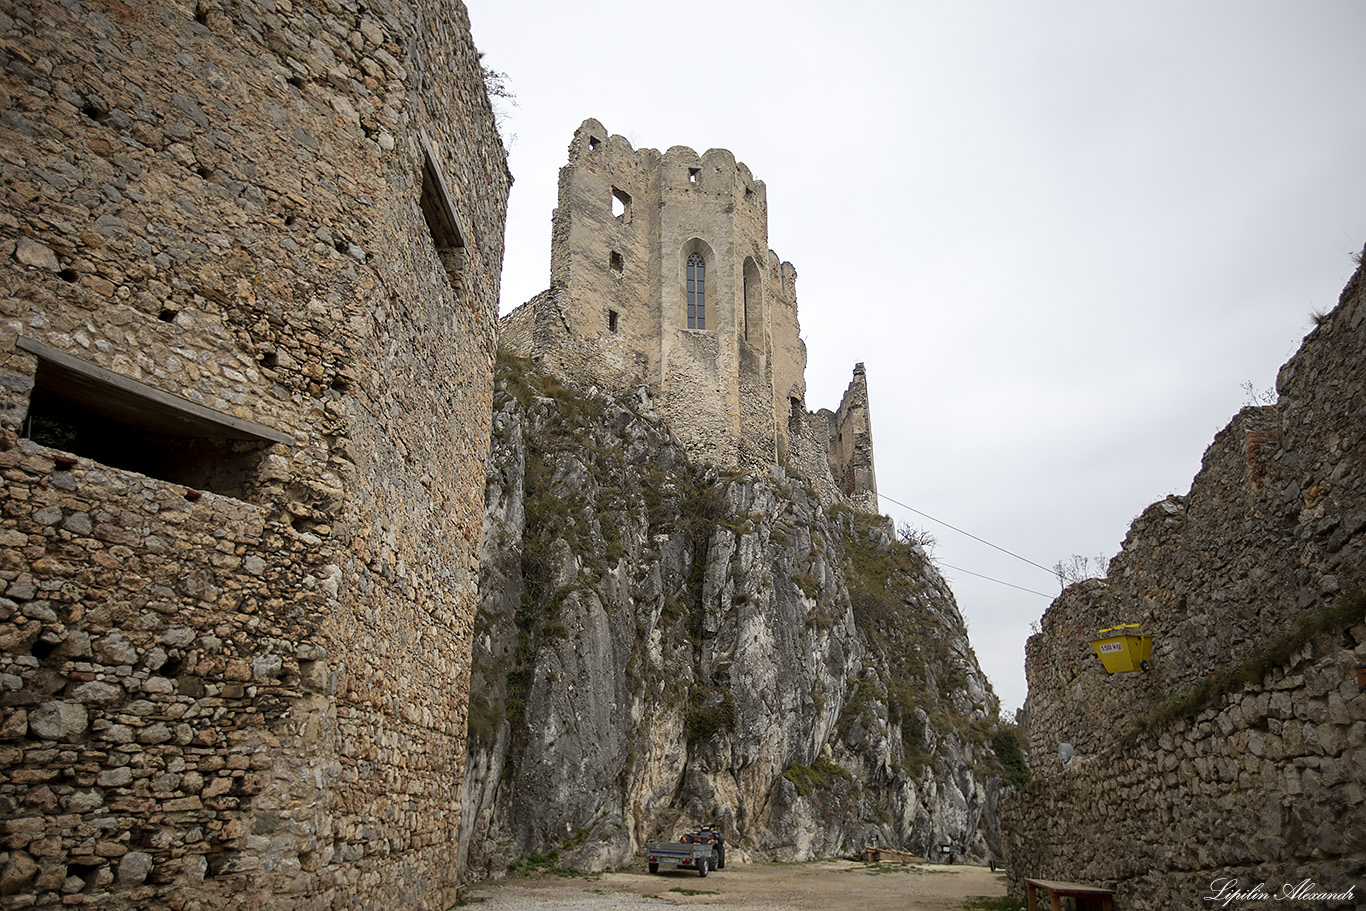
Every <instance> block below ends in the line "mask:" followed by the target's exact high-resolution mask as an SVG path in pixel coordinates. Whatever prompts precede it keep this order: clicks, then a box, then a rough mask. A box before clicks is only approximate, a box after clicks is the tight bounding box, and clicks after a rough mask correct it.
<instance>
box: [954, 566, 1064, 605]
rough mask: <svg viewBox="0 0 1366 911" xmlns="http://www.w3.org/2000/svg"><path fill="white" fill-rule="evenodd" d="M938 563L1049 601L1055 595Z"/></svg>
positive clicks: (955, 570)
mask: <svg viewBox="0 0 1366 911" xmlns="http://www.w3.org/2000/svg"><path fill="white" fill-rule="evenodd" d="M938 565H939V566H942V567H944V568H945V569H951V570H953V571H954V572H959V573H967V574H968V575H969V576H976V577H977V578H979V579H986V580H987V581H988V582H995V583H996V584H997V585H1004V586H1006V587H1007V588H1018V589H1019V590H1020V591H1022V592H1029V593H1030V594H1031V595H1038V596H1039V597H1041V598H1047V599H1048V600H1050V601H1052V600H1053V599H1054V598H1055V597H1057V596H1056V595H1045V594H1044V593H1043V592H1036V591H1035V590H1034V589H1032V588H1025V587H1024V586H1023V585H1016V584H1014V583H1013V582H1002V581H1001V580H1000V579H993V578H991V576H984V575H982V574H981V573H975V572H973V571H972V570H970V569H963V568H962V567H961V566H950V565H949V564H947V563H940V564H938Z"/></svg>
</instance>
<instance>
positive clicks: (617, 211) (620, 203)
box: [612, 187, 631, 224]
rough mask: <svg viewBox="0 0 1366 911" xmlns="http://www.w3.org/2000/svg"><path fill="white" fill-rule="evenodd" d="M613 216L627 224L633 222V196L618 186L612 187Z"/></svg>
mask: <svg viewBox="0 0 1366 911" xmlns="http://www.w3.org/2000/svg"><path fill="white" fill-rule="evenodd" d="M612 216H613V217H614V218H616V219H617V220H618V221H621V222H625V223H627V224H630V222H631V196H630V194H629V193H627V192H626V191H625V190H619V189H617V188H616V187H613V188H612Z"/></svg>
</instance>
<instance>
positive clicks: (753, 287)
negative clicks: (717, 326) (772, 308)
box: [741, 257, 763, 341]
mask: <svg viewBox="0 0 1366 911" xmlns="http://www.w3.org/2000/svg"><path fill="white" fill-rule="evenodd" d="M762 290H763V286H762V285H761V284H760V281H759V267H758V266H757V265H755V264H754V260H752V259H750V258H749V257H745V310H744V318H745V322H744V325H743V326H742V327H741V328H742V329H743V330H744V332H743V335H744V339H745V341H749V340H750V327H751V326H752V327H753V330H754V336H753V337H754V339H755V340H756V341H757V340H758V338H759V329H760V321H761V320H762V318H763V317H762V316H761V312H762V310H761V308H760V295H761V294H762Z"/></svg>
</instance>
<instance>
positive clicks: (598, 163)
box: [502, 119, 878, 512]
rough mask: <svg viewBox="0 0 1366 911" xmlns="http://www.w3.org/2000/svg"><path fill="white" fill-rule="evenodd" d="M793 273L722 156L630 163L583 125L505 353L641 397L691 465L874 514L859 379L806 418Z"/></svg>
mask: <svg viewBox="0 0 1366 911" xmlns="http://www.w3.org/2000/svg"><path fill="white" fill-rule="evenodd" d="M796 284H797V271H796V269H794V268H793V266H792V264H791V263H784V262H781V261H780V260H779V259H778V256H777V254H775V253H774V252H773V251H772V250H770V249H769V248H768V197H767V191H766V188H765V186H764V183H763V181H761V180H756V179H754V176H753V175H752V174H751V173H750V170H749V168H748V167H746V166H745V165H744V164H743V163H739V162H736V160H735V156H734V155H733V154H731V153H730V152H728V151H726V150H725V149H710V150H708V151H707V152H706V153H704V154H701V155H699V154H698V153H697V152H695V151H693V150H692V149H690V148H687V147H685V146H674V147H673V148H671V149H669V150H668V151H667V152H665V153H663V154H660V153H659V152H658V151H656V150H655V149H639V150H637V149H633V148H632V147H631V144H630V143H629V142H627V140H626V139H625V138H624V137H622V136H617V135H612V134H610V133H609V132H608V131H607V129H606V128H605V127H603V125H602V124H601V123H599V122H598V121H596V120H591V119H590V120H585V121H584V122H583V124H582V125H581V126H580V127H579V128H578V130H577V131H575V133H574V138H573V140H572V141H571V142H570V145H569V162H568V163H567V164H566V165H565V166H564V167H563V168H561V169H560V188H559V205H558V207H557V208H556V209H555V214H554V219H553V229H552V235H551V254H550V288H549V289H548V290H547V291H545V292H543V293H541V294H539V295H537V296H536V297H535V298H533V299H532V300H530V301H528V302H527V303H526V304H523V305H522V306H521V307H519V308H518V309H517V310H514V311H513V312H512V313H510V314H508V315H507V316H506V317H504V318H503V321H502V336H503V341H504V344H506V345H507V346H508V347H509V348H510V349H511V350H513V351H514V352H515V353H517V354H520V355H523V356H529V357H532V358H533V359H534V360H535V361H536V362H537V363H538V364H539V365H540V366H541V367H542V368H543V369H545V370H547V371H548V372H550V373H552V374H554V375H556V376H559V377H561V378H563V379H566V380H570V381H573V382H575V383H578V384H579V385H582V386H584V387H588V386H598V387H599V388H605V389H611V390H627V389H634V388H637V387H640V386H644V387H647V388H648V389H649V390H650V392H651V394H652V396H653V401H654V405H655V407H656V409H658V411H659V413H660V414H661V415H663V416H664V417H665V418H666V419H667V420H668V421H669V423H670V426H672V427H673V429H674V432H675V433H676V434H677V435H678V437H679V439H680V441H681V442H682V443H683V444H684V446H685V448H687V449H688V451H689V452H690V453H691V454H692V455H694V456H696V457H698V458H701V459H703V460H705V461H708V462H711V463H713V464H717V465H722V466H726V467H732V468H735V467H745V468H748V467H760V466H764V465H770V464H775V463H783V464H788V465H791V466H793V467H795V468H796V469H797V470H798V471H800V472H801V473H802V474H805V475H806V476H807V477H809V478H811V479H812V480H813V481H814V482H815V483H816V485H817V487H818V488H819V489H820V491H821V493H822V496H823V497H824V498H826V499H827V501H829V500H835V499H840V498H843V499H847V500H849V501H850V502H853V503H854V504H856V505H858V506H860V507H861V508H863V509H865V510H868V511H870V512H876V511H877V507H878V503H877V481H876V477H875V472H874V468H873V456H872V424H871V420H870V416H869V410H868V389H867V382H866V379H865V375H864V370H863V365H862V364H860V365H858V367H857V368H856V369H855V372H854V378H853V380H852V381H851V383H850V385H849V388H848V390H847V391H846V392H845V395H844V397H843V400H842V401H841V403H840V405H839V408H838V410H836V411H833V412H832V411H828V410H822V411H820V412H817V413H814V414H813V413H811V412H808V411H807V408H806V344H805V343H804V342H803V341H802V339H801V335H800V327H799V325H798V321H797V290H796Z"/></svg>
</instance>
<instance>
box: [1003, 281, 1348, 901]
mask: <svg viewBox="0 0 1366 911" xmlns="http://www.w3.org/2000/svg"><path fill="white" fill-rule="evenodd" d="M1364 363H1366V278H1363V272H1362V269H1360V268H1358V269H1357V272H1356V274H1355V275H1354V276H1353V277H1352V278H1351V280H1350V281H1349V282H1348V284H1347V287H1346V288H1345V289H1344V290H1343V292H1342V298H1341V300H1340V302H1339V303H1338V306H1337V307H1336V309H1334V310H1333V311H1332V312H1331V313H1329V314H1326V315H1324V316H1323V317H1322V318H1320V319H1318V320H1317V326H1316V327H1315V328H1314V330H1313V331H1312V332H1311V333H1310V334H1309V335H1308V337H1306V338H1305V340H1304V344H1303V345H1302V346H1301V348H1300V350H1299V351H1298V352H1297V353H1296V354H1295V356H1294V357H1293V358H1291V360H1290V361H1289V362H1288V363H1286V364H1285V366H1284V367H1282V368H1281V371H1280V375H1279V376H1278V378H1277V382H1276V389H1277V392H1278V393H1279V399H1278V401H1277V403H1276V404H1275V405H1268V406H1261V407H1249V408H1245V409H1244V410H1243V411H1242V412H1241V413H1239V414H1238V415H1237V416H1236V417H1235V418H1234V419H1233V421H1232V422H1231V423H1230V424H1229V425H1228V427H1226V428H1225V429H1224V430H1223V431H1221V432H1220V433H1219V434H1218V435H1217V436H1216V437H1215V439H1214V442H1213V443H1212V444H1211V445H1210V447H1209V449H1208V450H1207V451H1206V453H1205V457H1204V461H1203V464H1202V467H1201V470H1200V473H1199V474H1198V475H1197V476H1196V478H1195V481H1194V483H1193V484H1192V486H1191V490H1190V492H1189V494H1187V495H1185V496H1172V497H1168V498H1166V499H1164V500H1162V501H1160V502H1158V503H1155V504H1153V505H1152V506H1150V507H1149V508H1148V509H1147V510H1145V511H1144V513H1143V514H1142V515H1141V516H1139V517H1138V518H1137V519H1136V520H1135V521H1134V523H1133V526H1132V527H1131V529H1130V531H1129V535H1128V537H1127V538H1126V539H1125V541H1124V546H1123V548H1122V549H1121V551H1120V552H1119V554H1118V555H1117V556H1116V557H1115V558H1114V559H1113V560H1112V561H1111V562H1110V567H1109V573H1108V575H1107V577H1106V578H1105V579H1104V580H1091V581H1088V582H1084V583H1081V584H1078V585H1074V586H1071V587H1069V588H1068V589H1067V590H1066V591H1065V592H1064V593H1063V595H1062V596H1061V597H1060V598H1059V599H1058V600H1057V601H1055V602H1054V603H1053V604H1052V606H1050V607H1049V609H1048V611H1047V612H1046V613H1045V614H1044V618H1043V624H1042V626H1043V629H1042V631H1041V632H1039V633H1037V634H1036V635H1034V636H1033V637H1031V638H1030V640H1029V645H1028V649H1027V657H1026V670H1027V672H1028V676H1029V700H1028V703H1027V706H1028V710H1029V742H1030V764H1031V766H1032V767H1033V770H1034V772H1035V775H1036V778H1035V780H1034V783H1033V784H1031V785H1030V786H1029V787H1028V788H1026V789H1025V790H1024V791H1023V792H1021V793H1019V794H1016V795H1014V796H1013V797H1011V798H1009V799H1007V800H1004V801H1003V804H1002V827H1003V829H1004V830H1005V833H1006V849H1007V854H1008V863H1009V869H1010V871H1011V882H1012V891H1013V892H1015V893H1016V894H1018V895H1021V896H1022V895H1023V883H1022V877H1042V878H1047V879H1064V880H1073V879H1080V880H1083V881H1088V882H1095V881H1100V882H1105V883H1109V884H1113V885H1115V886H1116V887H1117V889H1118V894H1117V906H1118V907H1123V908H1133V909H1140V911H1142V909H1168V908H1193V907H1200V900H1201V898H1202V897H1204V896H1208V895H1215V894H1217V893H1219V891H1220V889H1221V887H1220V885H1218V884H1220V883H1222V884H1223V885H1224V886H1227V885H1228V883H1230V882H1237V883H1239V884H1240V888H1241V889H1242V890H1250V889H1253V887H1255V886H1258V885H1261V884H1266V891H1267V892H1268V894H1269V895H1270V896H1271V899H1268V900H1267V904H1268V905H1270V904H1277V903H1276V902H1275V901H1274V900H1273V899H1274V898H1275V897H1276V896H1278V895H1280V896H1282V897H1284V895H1285V894H1286V893H1284V892H1283V890H1284V889H1286V888H1287V887H1289V888H1291V889H1292V891H1293V890H1294V889H1296V888H1298V887H1299V886H1301V885H1303V884H1304V883H1305V882H1312V883H1314V884H1316V889H1317V894H1324V895H1337V896H1341V895H1343V894H1345V893H1349V892H1353V891H1354V894H1355V898H1354V899H1345V900H1343V899H1334V900H1331V901H1330V900H1328V899H1322V900H1319V899H1313V900H1310V899H1304V898H1303V896H1302V895H1301V896H1300V897H1299V898H1296V899H1294V900H1292V901H1291V902H1290V903H1288V904H1287V903H1285V902H1282V903H1280V904H1279V906H1280V907H1287V906H1289V907H1311V908H1317V907H1358V906H1360V903H1361V900H1362V896H1363V895H1366V794H1363V790H1362V789H1363V782H1366V690H1363V688H1362V686H1361V685H1360V684H1359V683H1358V676H1357V672H1356V670H1355V668H1356V666H1357V665H1362V664H1366V606H1363V605H1366V598H1363V597H1362V595H1361V592H1362V590H1363V587H1366V481H1364V480H1363V474H1366V371H1364V370H1363V366H1362V365H1363V364H1364ZM1306 622H1308V623H1311V624H1312V626H1309V627H1305V626H1304V624H1305V623H1306ZM1116 623H1142V625H1143V629H1144V631H1145V632H1147V633H1149V634H1151V635H1152V636H1153V640H1154V643H1153V652H1152V661H1151V665H1152V670H1151V671H1150V672H1148V673H1125V674H1115V675H1113V676H1107V675H1106V674H1105V672H1104V670H1103V669H1102V667H1101V663H1100V661H1099V660H1098V659H1097V657H1096V655H1095V654H1094V652H1093V651H1092V650H1091V646H1090V645H1089V641H1090V640H1091V639H1093V638H1094V637H1095V636H1096V634H1097V632H1098V631H1099V630H1100V629H1101V628H1103V627H1110V626H1113V625H1115V624H1116ZM1304 630H1315V631H1317V632H1316V634H1315V635H1309V634H1308V633H1307V632H1303V631H1304ZM1220 681H1224V683H1223V684H1222V686H1221V685H1220ZM1201 692H1205V693H1209V694H1211V695H1209V696H1207V697H1206V698H1204V699H1201V698H1197V697H1198V696H1199V694H1200V693H1201ZM1183 706H1185V707H1186V708H1185V710H1182V707H1183ZM1064 743H1066V744H1070V745H1071V747H1072V748H1073V750H1075V755H1074V756H1073V757H1072V758H1071V759H1070V761H1068V762H1067V763H1066V764H1065V765H1064V764H1063V763H1062V761H1061V760H1060V758H1059V757H1060V751H1059V745H1060V744H1064ZM1235 891H1236V890H1235ZM1225 894H1227V893H1225ZM1296 902H1298V903H1296ZM1215 904H1216V905H1217V904H1219V903H1218V902H1216V903H1215ZM1239 906H1241V905H1239ZM1249 906H1250V905H1249ZM1228 907H1235V905H1233V904H1230V905H1228Z"/></svg>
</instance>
